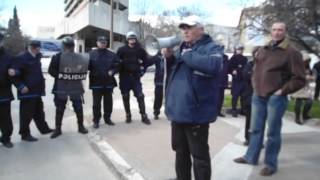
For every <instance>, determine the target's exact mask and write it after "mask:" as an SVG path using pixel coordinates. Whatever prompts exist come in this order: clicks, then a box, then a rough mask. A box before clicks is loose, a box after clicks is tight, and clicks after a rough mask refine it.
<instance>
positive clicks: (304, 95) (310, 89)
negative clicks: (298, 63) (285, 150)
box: [292, 52, 316, 124]
mask: <svg viewBox="0 0 320 180" xmlns="http://www.w3.org/2000/svg"><path fill="white" fill-rule="evenodd" d="M302 55H303V61H304V65H305V66H304V67H305V73H306V80H307V83H306V85H305V86H304V87H303V88H302V89H300V90H299V91H297V92H295V93H294V94H292V97H293V98H295V107H294V112H295V116H296V117H295V122H296V123H297V124H303V122H304V121H306V120H308V119H310V118H311V117H310V115H309V112H310V110H311V108H312V103H313V97H314V86H313V85H312V84H313V83H314V82H315V79H316V77H315V73H313V72H312V70H311V69H310V61H311V58H310V56H309V55H308V54H307V53H306V52H303V53H302ZM303 104H304V105H303ZM302 109H303V111H302V119H301V110H302Z"/></svg>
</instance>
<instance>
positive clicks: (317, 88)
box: [314, 80, 320, 100]
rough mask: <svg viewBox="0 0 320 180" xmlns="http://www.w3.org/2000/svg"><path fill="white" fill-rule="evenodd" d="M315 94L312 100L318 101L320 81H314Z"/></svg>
mask: <svg viewBox="0 0 320 180" xmlns="http://www.w3.org/2000/svg"><path fill="white" fill-rule="evenodd" d="M315 90H316V91H315V94H314V99H315V100H318V98H319V93H320V80H317V81H316V89H315Z"/></svg>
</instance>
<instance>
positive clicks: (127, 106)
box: [122, 95, 132, 123]
mask: <svg viewBox="0 0 320 180" xmlns="http://www.w3.org/2000/svg"><path fill="white" fill-rule="evenodd" d="M122 100H123V105H124V109H125V111H126V123H131V121H132V119H131V112H130V96H129V95H123V96H122Z"/></svg>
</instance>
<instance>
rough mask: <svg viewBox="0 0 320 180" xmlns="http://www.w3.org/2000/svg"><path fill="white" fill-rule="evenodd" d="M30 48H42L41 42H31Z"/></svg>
mask: <svg viewBox="0 0 320 180" xmlns="http://www.w3.org/2000/svg"><path fill="white" fill-rule="evenodd" d="M29 46H31V47H35V48H37V47H41V42H40V41H38V40H31V41H30V42H29Z"/></svg>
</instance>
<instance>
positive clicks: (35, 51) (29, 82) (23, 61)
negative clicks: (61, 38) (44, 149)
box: [10, 40, 52, 142]
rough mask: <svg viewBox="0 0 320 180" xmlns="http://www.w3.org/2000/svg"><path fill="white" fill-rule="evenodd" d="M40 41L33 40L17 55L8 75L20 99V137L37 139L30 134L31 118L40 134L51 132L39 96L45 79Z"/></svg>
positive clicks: (43, 87) (42, 91)
mask: <svg viewBox="0 0 320 180" xmlns="http://www.w3.org/2000/svg"><path fill="white" fill-rule="evenodd" d="M40 45H41V44H40V41H36V40H33V41H31V42H30V44H29V46H28V50H27V51H25V52H24V53H22V54H20V55H18V56H17V57H16V59H15V62H14V64H13V66H12V67H13V69H10V70H12V71H14V72H13V73H11V74H10V75H11V76H12V77H13V80H14V84H15V86H16V87H17V89H18V98H19V99H20V131H19V133H20V134H21V139H22V140H25V141H29V142H32V141H37V139H36V138H34V137H33V136H32V135H31V134H30V128H29V124H30V122H31V120H32V119H34V122H35V124H36V126H37V128H38V129H39V131H40V132H41V133H42V134H48V133H51V132H52V129H50V128H49V126H48V124H47V122H46V121H45V113H44V110H43V102H42V98H41V96H44V95H45V79H44V77H43V74H42V69H41V62H40V60H41V56H42V55H41V53H40Z"/></svg>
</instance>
